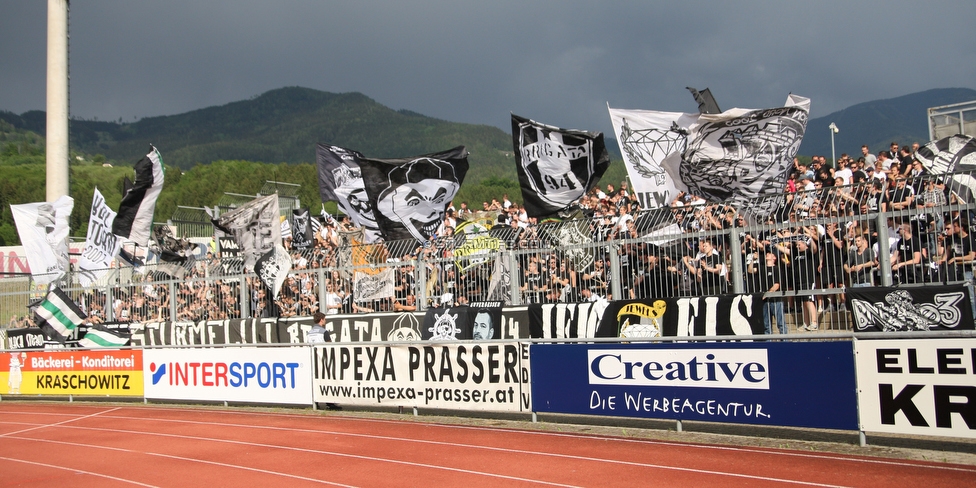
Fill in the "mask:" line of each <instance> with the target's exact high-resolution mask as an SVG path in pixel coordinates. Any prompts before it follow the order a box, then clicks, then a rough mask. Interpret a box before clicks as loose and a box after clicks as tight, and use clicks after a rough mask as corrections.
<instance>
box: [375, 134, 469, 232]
mask: <svg viewBox="0 0 976 488" xmlns="http://www.w3.org/2000/svg"><path fill="white" fill-rule="evenodd" d="M360 168H361V169H362V173H363V182H364V184H365V186H366V193H367V194H369V200H370V204H371V205H372V207H373V208H374V209H376V221H377V223H378V224H379V226H380V231H381V232H382V233H383V238H384V239H386V240H387V241H395V240H401V239H415V240H417V241H419V242H428V241H429V240H430V238H431V237H433V236H435V235H436V233H437V228H438V227H439V226H440V225H441V224H442V223H443V221H444V214H445V212H446V211H447V206H448V205H449V204H450V203H451V200H453V199H454V195H456V194H457V192H458V189H460V188H461V183H462V182H463V181H464V175H466V174H467V172H468V151H467V150H466V149H465V148H464V146H460V147H456V148H454V149H450V150H448V151H444V152H439V153H435V154H428V155H425V156H420V157H416V158H408V159H363V160H362V161H360Z"/></svg>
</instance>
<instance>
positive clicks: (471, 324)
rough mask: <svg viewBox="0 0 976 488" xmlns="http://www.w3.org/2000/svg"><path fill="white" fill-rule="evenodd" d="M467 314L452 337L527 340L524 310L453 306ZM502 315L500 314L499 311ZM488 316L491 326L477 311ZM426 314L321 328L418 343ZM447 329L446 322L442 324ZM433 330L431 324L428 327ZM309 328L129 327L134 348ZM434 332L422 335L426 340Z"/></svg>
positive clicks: (242, 340)
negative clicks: (456, 333) (482, 336)
mask: <svg viewBox="0 0 976 488" xmlns="http://www.w3.org/2000/svg"><path fill="white" fill-rule="evenodd" d="M451 310H454V312H452V315H453V314H457V313H458V311H459V310H468V312H466V313H465V315H466V317H467V318H466V319H465V320H464V321H463V322H461V323H460V324H457V323H456V324H455V325H460V326H461V327H462V328H461V329H458V330H460V331H462V332H463V333H462V334H460V335H457V336H455V338H456V339H471V338H475V336H476V334H475V332H476V327H475V326H476V322H478V324H477V325H478V329H477V332H478V334H487V333H488V332H490V333H491V337H493V338H495V339H526V338H528V337H529V314H528V310H527V308H526V307H506V308H497V307H487V308H483V307H454V308H452V309H451ZM499 310H500V311H501V313H500V314H499V313H498V311H499ZM485 311H487V312H488V316H489V317H490V318H491V323H490V325H489V324H487V323H485V322H486V321H485V320H484V316H482V317H481V319H480V322H479V315H478V314H479V313H480V312H485ZM426 314H427V312H378V313H371V314H342V315H327V316H326V322H325V328H326V329H327V330H328V331H329V332H330V333H331V334H332V337H333V338H334V340H335V341H337V342H380V341H421V340H423V339H424V338H425V335H424V334H425V333H424V331H423V328H424V320H425V315H426ZM441 325H447V324H441ZM427 327H428V329H429V328H431V327H433V322H432V323H431V324H430V325H428V326H427ZM311 328H312V318H311V317H289V318H276V317H267V318H257V319H229V320H201V321H199V322H146V323H133V324H130V328H129V330H130V332H131V333H132V345H133V346H143V345H145V346H186V345H233V344H302V343H305V342H307V340H306V336H307V334H308V331H309V330H311ZM433 332H434V331H431V330H428V331H427V332H426V334H427V336H426V337H427V338H430V337H433Z"/></svg>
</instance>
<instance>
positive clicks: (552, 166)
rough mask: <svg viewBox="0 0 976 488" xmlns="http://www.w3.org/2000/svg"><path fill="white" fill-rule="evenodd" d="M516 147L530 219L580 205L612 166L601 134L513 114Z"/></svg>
mask: <svg viewBox="0 0 976 488" xmlns="http://www.w3.org/2000/svg"><path fill="white" fill-rule="evenodd" d="M512 144H513V145H514V148H515V163H516V169H517V170H518V175H519V184H520V185H521V187H522V198H523V200H524V201H525V210H526V213H527V214H528V215H529V216H530V217H545V216H548V215H552V214H554V213H556V212H558V211H560V210H563V209H565V208H567V207H569V206H570V205H571V204H573V203H575V202H577V201H578V200H579V199H580V198H581V197H582V196H583V195H585V194H586V192H587V191H589V190H590V188H592V187H593V186H594V185H596V184H597V183H598V182H599V181H600V177H601V176H603V173H604V172H606V170H607V167H609V166H610V154H609V153H608V152H607V148H606V146H605V145H604V142H603V134H602V133H599V132H586V131H580V130H569V129H560V128H558V127H553V126H549V125H544V124H540V123H538V122H535V121H532V120H529V119H526V118H522V117H519V116H517V115H515V114H512Z"/></svg>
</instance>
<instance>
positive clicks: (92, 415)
mask: <svg viewBox="0 0 976 488" xmlns="http://www.w3.org/2000/svg"><path fill="white" fill-rule="evenodd" d="M120 408H122V407H116V408H111V409H108V410H103V411H101V412H95V413H93V414H89V415H83V416H81V417H75V418H71V419H68V420H63V421H61V422H56V423H53V424H42V425H38V426H36V427H31V428H29V429H24V430H18V431H15V432H7V433H6V434H0V437H7V436H12V435H16V434H22V433H24V432H30V431H32V430H37V429H44V428H47V427H57V426H59V425H64V424H67V423H69V422H76V421H78V420H84V419H87V418H90V417H95V416H98V415H102V414H105V413H109V412H114V411H116V410H118V409H120Z"/></svg>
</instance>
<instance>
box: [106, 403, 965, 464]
mask: <svg viewBox="0 0 976 488" xmlns="http://www.w3.org/2000/svg"><path fill="white" fill-rule="evenodd" d="M140 408H141V407H140ZM164 410H175V411H178V409H164ZM202 412H206V411H205V410H203V411H202ZM220 412H223V411H220ZM272 415H273V416H281V417H286V418H298V419H316V418H317V417H309V416H304V415H289V414H272ZM106 418H117V419H129V420H148V419H145V418H141V417H128V416H114V415H112V416H106ZM328 418H330V419H337V418H341V419H342V420H354V421H363V422H379V423H383V424H393V425H417V426H431V427H439V428H444V429H464V430H477V431H487V432H504V433H518V434H530V435H533V436H544V437H563V438H570V439H590V440H593V439H602V440H613V441H619V442H627V443H634V444H643V445H657V446H666V447H686V448H694V449H703V450H717V451H733V452H745V453H754V454H763V455H770V454H771V455H776V456H788V457H797V458H807V459H826V460H831V461H845V462H849V463H866V464H877V465H886V466H899V467H913V468H928V469H935V470H944V471H959V472H963V473H976V467H974V468H967V467H964V466H957V465H950V466H945V465H932V464H923V463H925V461H916V462H899V461H891V460H885V459H878V458H870V457H848V456H845V455H843V454H835V455H826V454H817V453H805V452H799V451H786V450H777V449H775V448H768V449H756V448H751V447H738V446H722V445H708V444H694V443H685V442H670V441H655V440H648V439H628V438H624V437H615V436H606V435H600V434H571V433H565V432H546V431H534V430H522V429H508V428H492V427H479V426H471V425H451V424H433V423H431V424H428V423H417V422H411V421H398V420H384V419H360V418H356V417H336V416H330V417H328ZM153 420H154V421H159V422H173V423H191V424H201V425H211V424H214V423H213V422H201V421H196V420H181V419H153ZM215 425H224V426H227V427H243V428H251V429H273V430H285V431H293V432H307V430H303V429H296V428H289V427H271V426H263V425H250V424H233V423H217V424H215ZM316 432H320V433H324V434H336V435H350V436H357V435H359V436H370V435H371V434H355V433H348V432H337V431H331V430H316ZM388 439H393V440H402V441H405V442H436V441H422V440H418V439H413V438H396V437H388ZM451 445H458V446H461V445H462V444H456V443H451ZM468 447H471V448H473V449H491V448H488V447H484V446H476V445H471V446H468ZM539 454H544V453H539ZM608 462H612V460H608Z"/></svg>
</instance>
